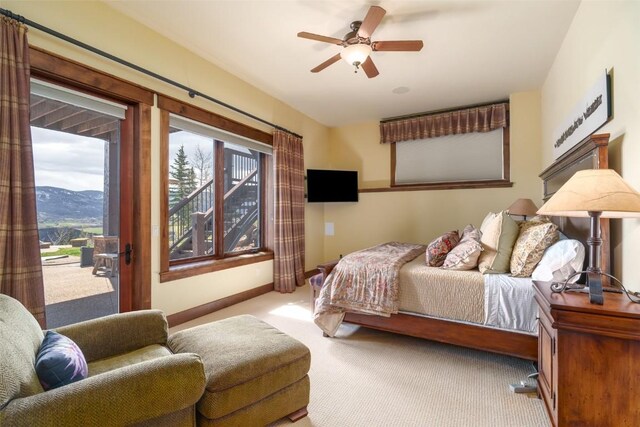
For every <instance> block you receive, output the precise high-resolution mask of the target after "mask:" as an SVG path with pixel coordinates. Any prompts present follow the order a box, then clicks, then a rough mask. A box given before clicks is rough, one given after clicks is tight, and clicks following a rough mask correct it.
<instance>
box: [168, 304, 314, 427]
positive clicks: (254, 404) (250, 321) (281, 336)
mask: <svg viewBox="0 0 640 427" xmlns="http://www.w3.org/2000/svg"><path fill="white" fill-rule="evenodd" d="M168 346H169V348H171V350H173V352H174V353H196V354H198V355H200V358H201V359H202V362H203V364H204V371H205V376H206V389H205V392H204V394H203V396H202V398H201V399H200V401H199V402H198V403H197V405H196V407H197V410H198V414H197V416H198V425H199V426H243V427H244V426H264V425H266V424H269V423H271V422H274V421H276V420H278V419H280V418H282V417H285V416H289V418H290V419H291V420H292V421H297V420H298V419H300V418H302V417H304V416H306V415H307V410H306V407H307V404H308V403H309V377H308V376H307V372H309V366H310V363H311V354H310V352H309V349H308V348H307V347H306V346H305V345H304V344H302V343H301V342H299V341H298V340H296V339H294V338H291V337H290V336H288V335H286V334H285V333H283V332H280V331H279V330H278V329H276V328H274V327H272V326H271V325H269V324H267V323H265V322H263V321H261V320H258V319H257V318H255V317H253V316H249V315H243V316H236V317H231V318H228V319H224V320H220V321H217V322H212V323H209V324H206V325H202V326H196V327H194V328H190V329H185V330H183V331H179V332H176V333H175V334H173V335H171V336H170V337H169V340H168Z"/></svg>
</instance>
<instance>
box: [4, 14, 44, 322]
mask: <svg viewBox="0 0 640 427" xmlns="http://www.w3.org/2000/svg"><path fill="white" fill-rule="evenodd" d="M29 77H30V68H29V44H28V42H27V27H25V26H24V25H22V24H20V23H18V22H17V21H14V20H12V19H9V18H4V17H3V18H2V19H1V20H0V97H1V99H2V102H0V292H1V293H3V294H6V295H9V296H11V297H13V298H15V299H17V300H18V301H20V302H21V303H22V304H23V305H24V306H25V307H26V308H27V309H28V310H29V311H30V312H31V314H33V316H34V317H35V318H36V319H37V320H38V322H39V323H40V326H42V327H43V328H44V327H46V320H45V308H44V307H45V302H44V284H43V279H42V261H41V260H40V245H39V239H38V221H37V211H36V190H35V180H34V173H33V151H32V146H31V128H30V125H29V97H30V95H29Z"/></svg>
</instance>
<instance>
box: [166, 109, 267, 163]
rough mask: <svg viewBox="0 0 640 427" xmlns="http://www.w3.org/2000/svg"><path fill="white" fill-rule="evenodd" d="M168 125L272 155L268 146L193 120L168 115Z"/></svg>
mask: <svg viewBox="0 0 640 427" xmlns="http://www.w3.org/2000/svg"><path fill="white" fill-rule="evenodd" d="M169 125H170V126H171V127H173V128H177V129H180V130H184V131H187V132H192V133H195V134H198V135H202V136H206V137H209V138H213V139H217V140H220V141H224V142H230V143H232V144H237V145H241V146H243V147H245V148H248V149H250V150H255V151H259V152H261V153H266V154H272V153H273V148H272V147H271V146H270V145H267V144H263V143H261V142H258V141H255V140H253V139H249V138H245V137H242V136H240V135H236V134H234V133H230V132H226V131H224V130H222V129H218V128H215V127H213V126H208V125H205V124H203V123H200V122H196V121H194V120H189V119H187V118H184V117H180V116H177V115H175V114H170V115H169Z"/></svg>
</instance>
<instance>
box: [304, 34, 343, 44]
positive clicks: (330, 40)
mask: <svg viewBox="0 0 640 427" xmlns="http://www.w3.org/2000/svg"><path fill="white" fill-rule="evenodd" d="M298 37H302V38H303V39H309V40H316V41H319V42H325V43H331V44H337V45H341V44H342V40H340V39H336V38H335V37H327V36H321V35H319V34H313V33H307V32H306V31H301V32H299V33H298Z"/></svg>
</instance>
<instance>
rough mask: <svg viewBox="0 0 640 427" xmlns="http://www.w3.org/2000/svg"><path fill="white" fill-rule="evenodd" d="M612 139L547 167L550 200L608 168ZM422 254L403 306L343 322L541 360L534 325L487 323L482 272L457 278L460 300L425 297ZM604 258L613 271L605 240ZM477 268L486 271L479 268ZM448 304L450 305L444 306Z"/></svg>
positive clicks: (568, 221) (570, 222)
mask: <svg viewBox="0 0 640 427" xmlns="http://www.w3.org/2000/svg"><path fill="white" fill-rule="evenodd" d="M608 141H609V135H608V134H603V135H592V136H591V137H589V138H587V139H586V140H585V141H583V142H581V143H580V144H578V145H577V146H576V147H574V148H573V149H572V150H570V151H569V152H567V153H565V154H564V155H563V156H562V157H560V158H559V159H557V160H556V161H555V162H554V163H553V164H552V165H551V166H550V167H548V168H547V169H545V170H544V171H543V172H542V173H541V174H540V178H542V181H543V189H544V196H543V200H544V201H546V200H548V199H549V198H550V197H551V196H552V195H553V194H554V193H555V191H557V190H558V189H559V188H560V187H561V186H562V184H564V182H566V181H567V180H568V179H569V178H570V177H571V176H572V175H573V174H574V173H575V172H577V171H578V170H583V169H597V168H607V167H608V155H607V151H608V148H607V147H608ZM552 220H553V221H554V223H556V225H558V227H559V229H560V231H561V232H562V233H563V234H565V235H566V236H568V237H569V238H572V239H576V240H579V241H581V242H582V243H583V244H585V245H586V240H587V238H588V235H589V222H588V219H578V218H553V219H552ZM600 221H601V224H600V226H601V232H602V235H603V238H604V239H603V240H604V241H605V242H608V241H609V239H608V235H609V222H608V220H607V219H601V220H600ZM423 260H424V257H420V256H418V257H417V258H416V259H414V260H413V261H409V262H407V263H406V264H405V265H404V266H403V268H402V269H401V270H400V273H399V275H400V280H399V287H400V291H399V305H400V307H399V308H400V309H399V312H398V313H397V314H391V315H390V316H389V317H381V316H375V315H369V314H360V313H354V312H347V313H346V314H345V316H344V322H347V323H352V324H356V325H361V326H364V327H368V328H372V329H378V330H383V331H389V332H395V333H399V334H403V335H410V336H414V337H419V338H425V339H430V340H434V341H439V342H444V343H448V344H455V345H460V346H464V347H470V348H474V349H479V350H485V351H491V352H495V353H501V354H506V355H510V356H515V357H519V358H523V359H528V360H537V356H538V338H537V333H536V332H535V331H517V330H513V329H505V328H501V327H495V326H487V325H484V324H482V323H483V322H481V321H480V320H481V317H482V314H481V311H480V307H481V306H482V305H483V304H484V298H483V297H481V296H482V295H483V292H481V291H482V286H483V283H484V282H483V280H482V278H480V279H478V277H477V276H476V277H473V273H469V272H467V273H469V274H468V275H466V276H464V277H463V276H459V277H458V278H457V279H456V280H460V282H459V285H460V286H458V287H457V290H456V292H454V294H455V295H456V296H455V297H454V298H455V300H456V301H457V304H456V301H454V302H453V303H451V302H449V303H447V302H446V301H437V298H445V299H446V298H447V297H443V296H442V295H440V296H439V295H438V291H437V290H436V291H433V290H432V291H431V294H429V295H428V296H427V297H424V296H422V297H421V296H420V295H419V292H420V291H419V290H418V289H419V287H417V286H415V283H414V284H413V285H412V284H411V281H412V279H411V277H412V275H414V274H416V272H418V273H417V274H420V273H419V272H420V271H421V265H423V264H424V261H423ZM601 260H602V267H603V271H605V272H609V270H610V254H609V246H608V245H606V244H605V245H603V246H602V247H601ZM585 262H586V260H585ZM336 264H337V262H330V263H327V264H322V265H319V266H318V270H319V271H320V272H321V273H322V274H323V278H327V276H328V275H329V274H330V273H331V271H332V270H333V268H334V267H335V265H336ZM441 271H442V270H441ZM444 273H445V274H447V273H454V274H452V275H455V274H457V273H463V272H453V271H445V272H444ZM475 273H477V275H480V276H482V275H481V274H480V273H479V272H477V271H475ZM495 276H499V275H495ZM527 280H528V279H527ZM464 281H468V283H463V282H464ZM464 285H466V286H464ZM469 285H470V286H469ZM454 286H455V284H454ZM460 292H461V293H460ZM474 293H475V296H474ZM449 298H451V297H449ZM419 299H422V300H430V301H432V302H431V308H430V313H431V315H425V314H422V313H416V311H420V310H421V309H420V308H417V306H414V304H415V301H416V300H419ZM447 305H448V306H449V308H445V306H447ZM451 307H455V309H454V313H453V314H450V313H451V312H449V314H445V312H446V311H447V310H450V308H451ZM447 317H453V318H454V319H451V318H447Z"/></svg>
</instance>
